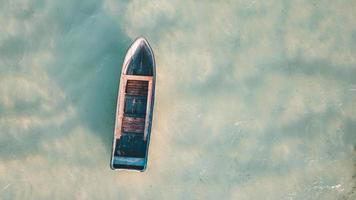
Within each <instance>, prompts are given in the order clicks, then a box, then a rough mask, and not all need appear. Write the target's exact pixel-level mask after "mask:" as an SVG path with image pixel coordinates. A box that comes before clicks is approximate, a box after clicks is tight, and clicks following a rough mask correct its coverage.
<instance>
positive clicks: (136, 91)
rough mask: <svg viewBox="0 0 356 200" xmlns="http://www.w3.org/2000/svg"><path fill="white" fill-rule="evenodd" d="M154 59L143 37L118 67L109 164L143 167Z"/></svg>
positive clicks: (146, 156)
mask: <svg viewBox="0 0 356 200" xmlns="http://www.w3.org/2000/svg"><path fill="white" fill-rule="evenodd" d="M155 78H156V77H155V62H154V56H153V52H152V49H151V48H150V46H149V44H148V42H147V40H145V39H144V38H139V39H137V40H136V41H135V42H134V43H133V44H132V45H131V47H130V48H129V50H128V52H127V54H126V57H125V60H124V63H123V67H122V72H121V77H120V84H119V93H118V100H117V109H116V117H115V130H114V139H113V148H112V155H111V163H110V166H111V168H112V169H114V170H136V171H144V170H145V169H146V166H147V160H148V146H149V141H150V134H151V127H152V117H153V107H154V96H155Z"/></svg>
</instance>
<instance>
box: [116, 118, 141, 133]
mask: <svg viewBox="0 0 356 200" xmlns="http://www.w3.org/2000/svg"><path fill="white" fill-rule="evenodd" d="M122 131H123V132H129V133H142V134H143V133H144V131H145V118H136V117H127V116H124V117H123V119H122Z"/></svg>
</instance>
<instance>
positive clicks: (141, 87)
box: [126, 80, 148, 97]
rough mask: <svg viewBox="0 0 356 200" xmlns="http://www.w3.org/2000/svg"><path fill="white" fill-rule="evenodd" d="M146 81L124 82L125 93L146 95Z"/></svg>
mask: <svg viewBox="0 0 356 200" xmlns="http://www.w3.org/2000/svg"><path fill="white" fill-rule="evenodd" d="M147 93H148V81H140V80H128V81H127V84H126V95H136V96H145V97H147Z"/></svg>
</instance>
